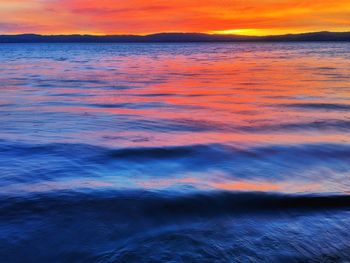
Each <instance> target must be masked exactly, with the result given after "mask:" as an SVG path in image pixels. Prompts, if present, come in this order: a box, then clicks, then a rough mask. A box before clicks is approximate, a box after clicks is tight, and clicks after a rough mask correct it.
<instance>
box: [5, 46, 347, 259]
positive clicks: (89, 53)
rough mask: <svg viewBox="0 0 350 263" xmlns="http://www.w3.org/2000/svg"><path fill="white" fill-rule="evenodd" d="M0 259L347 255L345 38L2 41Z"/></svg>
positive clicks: (342, 256) (244, 257)
mask: <svg viewBox="0 0 350 263" xmlns="http://www.w3.org/2000/svg"><path fill="white" fill-rule="evenodd" d="M0 91H1V96H0V261H1V262H128V263H129V262H201V263H202V262H348V260H350V231H349V230H350V209H349V208H350V195H349V194H350V190H349V189H350V135H349V132H350V44H349V43H290V44H288V43H284V44H278V43H275V44H268V43H261V44H244V43H242V44H223V43H221V44H194V43H192V44H25V45H23V44H2V45H0Z"/></svg>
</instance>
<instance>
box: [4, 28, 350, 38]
mask: <svg viewBox="0 0 350 263" xmlns="http://www.w3.org/2000/svg"><path fill="white" fill-rule="evenodd" d="M317 33H350V31H329V30H321V31H305V32H301V33H285V34H266V35H245V34H224V33H215V32H184V31H164V32H156V33H149V34H128V33H122V34H94V33H66V34H60V33H57V34H54V33H52V34H41V33H33V32H30V33H16V34H6V33H0V36H24V35H33V36H42V37H50V36H93V37H111V36H132V37H147V36H154V35H162V34H169V35H170V34H183V35H186V34H188V35H190V34H197V35H208V36H228V37H229V36H236V37H248V38H249V37H252V38H253V37H274V36H290V35H305V34H317Z"/></svg>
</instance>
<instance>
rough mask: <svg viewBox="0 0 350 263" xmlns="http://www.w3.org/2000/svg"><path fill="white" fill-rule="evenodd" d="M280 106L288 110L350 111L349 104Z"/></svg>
mask: <svg viewBox="0 0 350 263" xmlns="http://www.w3.org/2000/svg"><path fill="white" fill-rule="evenodd" d="M279 106H283V107H288V108H300V109H310V110H336V111H349V110H350V105H349V104H340V103H293V104H279Z"/></svg>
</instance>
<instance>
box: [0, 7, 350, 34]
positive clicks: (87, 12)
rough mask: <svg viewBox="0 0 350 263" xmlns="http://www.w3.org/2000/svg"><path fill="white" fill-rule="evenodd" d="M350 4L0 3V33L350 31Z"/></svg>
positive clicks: (275, 32) (272, 32)
mask: <svg viewBox="0 0 350 263" xmlns="http://www.w3.org/2000/svg"><path fill="white" fill-rule="evenodd" d="M349 17H350V2H349V1H348V0H346V1H345V0H334V1H332V2H331V3H330V2H329V1H328V0H318V1H314V0H313V1H311V0H300V1H295V0H244V1H243V0H221V1H220V0H201V1H199V0H176V1H169V0H128V1H116V0H50V1H48V0H12V1H11V2H10V1H8V0H0V33H24V32H26V33H28V32H34V33H43V34H68V33H92V34H148V33H155V32H174V31H177V32H178V31H182V32H219V33H243V34H260V35H261V34H278V33H289V32H290V33H294V32H306V31H319V30H332V31H347V30H350V19H349Z"/></svg>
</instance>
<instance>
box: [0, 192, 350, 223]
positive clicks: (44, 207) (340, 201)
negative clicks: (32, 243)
mask: <svg viewBox="0 0 350 263" xmlns="http://www.w3.org/2000/svg"><path fill="white" fill-rule="evenodd" d="M332 209H346V210H349V209H350V195H344V194H342V195H341V194H328V195H326V194H323V195H321V194H281V193H263V192H225V191H207V192H197V193H193V194H176V193H172V192H166V191H164V192H150V191H110V192H100V193H95V194H91V193H90V194H84V193H74V192H70V193H69V192H66V191H62V192H56V193H54V194H40V195H31V196H28V197H27V198H16V197H2V198H1V199H0V212H1V213H0V217H11V216H14V215H16V216H17V215H18V214H40V213H47V212H53V211H55V212H59V213H65V212H67V211H68V210H73V211H75V210H76V211H80V212H83V211H100V212H99V213H101V215H102V214H104V213H107V214H109V215H111V213H112V214H118V217H125V218H128V217H129V216H130V215H133V216H135V217H140V216H141V217H149V218H160V217H162V218H168V219H169V220H170V221H171V220H173V219H174V218H191V217H193V216H209V217H213V216H215V217H216V216H220V215H227V214H242V213H244V214H245V213H272V214H275V213H276V211H280V212H283V211H285V212H286V211H288V210H297V211H304V212H312V211H314V212H315V211H322V210H332Z"/></svg>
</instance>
